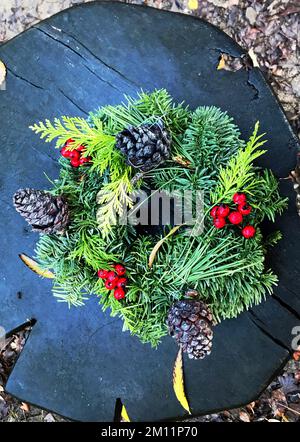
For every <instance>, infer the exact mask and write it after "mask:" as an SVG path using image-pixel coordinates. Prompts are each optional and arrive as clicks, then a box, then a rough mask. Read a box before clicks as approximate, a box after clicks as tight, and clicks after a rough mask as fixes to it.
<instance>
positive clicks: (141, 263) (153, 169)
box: [14, 90, 286, 359]
mask: <svg viewBox="0 0 300 442" xmlns="http://www.w3.org/2000/svg"><path fill="white" fill-rule="evenodd" d="M31 129H32V130H33V131H34V132H35V133H37V134H39V135H40V136H41V138H43V139H44V140H45V141H46V142H52V141H53V140H54V139H56V146H55V147H56V148H59V149H61V150H60V152H61V157H60V159H59V163H60V166H61V169H60V176H59V178H58V179H57V180H55V181H54V182H52V188H51V190H50V191H47V192H45V191H40V190H33V189H21V190H19V191H17V192H16V193H15V195H14V204H15V207H16V209H17V210H18V212H20V214H21V215H22V216H24V217H25V219H26V220H27V221H28V222H29V223H30V224H31V225H32V227H33V230H35V231H37V232H39V233H41V234H42V235H41V236H40V238H39V241H38V243H37V247H36V261H37V263H38V265H39V267H40V268H41V269H44V270H46V269H47V270H52V272H53V275H54V283H53V293H54V296H56V297H57V298H58V299H59V301H65V302H67V303H68V304H69V305H74V306H80V305H82V304H83V303H84V301H85V300H86V299H87V298H88V297H89V296H90V294H94V295H96V296H97V297H98V298H99V304H101V305H102V308H103V309H110V313H111V315H113V316H115V315H118V316H120V317H121V318H122V319H123V322H124V330H130V332H131V333H132V334H134V335H137V336H138V337H139V338H140V340H141V341H142V342H143V343H147V342H149V343H151V344H152V345H153V346H157V345H158V343H159V342H160V339H161V338H162V336H164V335H166V334H167V333H168V331H169V333H170V334H171V336H173V337H175V339H176V341H177V342H178V344H179V345H180V347H181V348H182V350H183V351H186V352H187V353H188V355H189V357H191V358H195V359H198V358H203V357H204V356H205V355H206V354H209V353H210V351H211V344H212V326H213V325H214V324H216V323H218V322H220V321H221V320H223V319H226V318H233V317H236V316H237V315H238V314H239V313H241V312H242V311H243V310H245V309H248V308H249V307H251V305H253V304H257V303H259V302H261V301H262V300H263V299H264V298H265V296H266V294H271V293H272V290H273V287H274V285H276V282H277V277H276V275H275V274H274V273H273V272H272V270H271V269H268V268H266V265H265V255H266V251H267V248H268V247H269V246H272V245H274V244H275V243H276V242H277V241H278V240H279V239H280V233H279V232H275V233H273V234H272V235H269V236H267V237H264V236H263V234H262V232H261V227H260V226H261V223H262V222H263V221H264V220H265V219H268V220H270V221H274V218H275V215H276V214H277V213H281V212H282V211H283V210H284V208H285V205H286V200H285V199H283V198H282V197H281V196H280V194H279V192H278V183H277V180H276V178H275V177H274V175H273V174H272V172H271V171H270V170H266V169H262V168H259V167H258V166H257V165H256V164H255V160H256V159H257V158H259V157H260V156H261V155H263V154H264V153H265V152H266V151H265V150H262V149H261V146H262V145H263V144H264V143H265V141H264V140H263V135H264V134H262V135H259V134H258V129H259V127H258V123H257V124H256V126H255V128H254V132H253V134H252V136H251V138H250V139H249V141H248V142H245V141H243V140H242V139H241V135H240V131H239V129H238V127H237V126H236V124H235V123H234V122H233V119H232V118H231V117H230V116H228V115H227V113H226V112H222V111H221V110H220V109H218V108H216V107H199V108H197V109H196V110H195V111H191V110H190V109H189V108H188V107H186V106H185V105H184V104H175V103H174V102H173V100H172V98H171V96H170V95H169V94H168V93H167V91H165V90H158V91H154V92H153V93H151V94H146V93H140V94H139V95H138V97H137V98H136V99H133V98H128V97H127V98H126V102H125V103H123V104H120V105H117V106H105V107H102V108H100V109H99V110H98V111H96V112H94V113H91V114H90V116H89V118H88V119H83V118H78V117H75V118H73V117H61V118H60V119H59V118H56V119H54V122H53V123H51V122H50V121H48V120H47V121H46V122H45V123H39V124H35V125H34V126H32V127H31ZM139 189H140V190H141V189H144V190H145V192H146V193H147V195H150V194H153V190H154V192H158V191H159V192H160V191H164V192H166V194H168V195H178V194H179V193H180V192H186V191H189V192H191V191H192V192H198V191H202V193H201V194H202V206H201V207H202V210H201V215H199V214H198V215H197V216H196V218H195V223H194V224H195V225H194V227H193V228H191V226H188V225H187V223H186V222H184V221H183V222H182V223H179V224H176V223H173V224H172V223H170V225H166V224H164V223H160V225H159V226H156V228H153V227H152V228H151V226H149V225H148V226H147V225H146V226H145V225H143V226H141V225H134V224H131V223H120V222H118V219H121V218H122V217H123V215H124V211H126V210H127V211H128V210H129V211H130V210H133V209H135V210H136V211H137V206H136V202H135V201H134V195H135V192H136V191H138V190H139ZM139 204H140V205H139V210H140V208H141V203H139ZM143 204H147V201H144V202H143V203H142V205H143ZM149 224H151V223H149ZM200 224H201V229H200V230H201V233H199V232H200V231H199V232H198V234H192V233H191V231H193V229H195V228H196V227H197V226H198V227H199V226H200ZM198 227H197V228H198Z"/></svg>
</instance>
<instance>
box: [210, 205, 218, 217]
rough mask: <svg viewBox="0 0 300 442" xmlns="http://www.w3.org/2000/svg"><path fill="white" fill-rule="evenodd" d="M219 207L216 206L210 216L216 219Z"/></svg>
mask: <svg viewBox="0 0 300 442" xmlns="http://www.w3.org/2000/svg"><path fill="white" fill-rule="evenodd" d="M218 209H219V206H215V207H213V208H212V209H211V211H210V215H211V216H212V217H213V218H215V217H216V216H217V212H218Z"/></svg>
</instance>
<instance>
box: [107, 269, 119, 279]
mask: <svg viewBox="0 0 300 442" xmlns="http://www.w3.org/2000/svg"><path fill="white" fill-rule="evenodd" d="M117 279H118V276H117V275H116V274H115V272H113V271H112V270H111V271H110V272H108V273H107V281H110V282H114V281H117Z"/></svg>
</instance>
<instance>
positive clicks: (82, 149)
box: [76, 144, 86, 152]
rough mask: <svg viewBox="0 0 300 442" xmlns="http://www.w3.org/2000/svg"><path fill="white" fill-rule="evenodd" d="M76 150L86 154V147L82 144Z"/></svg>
mask: <svg viewBox="0 0 300 442" xmlns="http://www.w3.org/2000/svg"><path fill="white" fill-rule="evenodd" d="M76 150H77V151H78V152H84V151H85V150H86V147H85V146H83V145H82V144H80V146H78V147H77V148H76Z"/></svg>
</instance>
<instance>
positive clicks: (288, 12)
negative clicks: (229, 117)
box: [0, 0, 300, 422]
mask: <svg viewBox="0 0 300 442" xmlns="http://www.w3.org/2000/svg"><path fill="white" fill-rule="evenodd" d="M88 1H89V0H85V1H81V0H2V1H1V4H0V22H1V28H0V44H1V42H4V41H7V40H9V39H11V38H12V37H14V36H15V35H17V34H19V33H20V32H22V31H23V30H25V29H27V28H28V27H30V26H31V25H33V24H34V23H37V22H39V21H40V20H43V19H45V18H47V17H49V16H51V15H53V14H55V13H57V12H59V11H61V10H63V9H66V8H68V7H70V6H72V5H75V4H78V3H87V2H88ZM120 1H123V2H124V0H120ZM125 2H126V3H135V4H146V5H148V6H153V7H156V8H160V9H166V10H171V11H174V12H181V13H185V14H192V15H195V16H197V17H200V18H203V19H205V20H207V21H208V22H210V23H212V24H214V25H216V26H218V27H219V28H220V29H222V30H223V31H224V32H226V33H227V34H228V35H230V36H231V37H232V38H233V39H234V40H236V41H237V42H238V43H239V44H240V45H241V46H242V47H243V48H244V49H246V50H247V51H249V53H250V54H251V57H252V60H253V61H254V62H255V63H256V62H257V63H258V64H259V66H260V68H261V69H262V70H263V71H264V73H265V75H266V76H267V78H268V79H269V81H270V83H271V84H272V86H273V88H274V90H275V92H276V94H277V96H278V98H279V100H280V102H281V103H282V105H283V107H284V109H285V112H286V114H287V117H288V119H289V121H290V122H291V124H292V126H293V127H294V130H295V132H296V133H297V134H298V136H299V137H300V69H299V67H300V59H299V49H300V3H299V0H294V1H290V0H201V1H200V0H199V1H198V0H127V1H125ZM28 334H29V330H28V329H27V330H24V331H23V332H20V333H18V334H17V335H14V336H11V337H10V338H8V339H7V340H3V341H2V342H1V340H0V421H10V422H12V421H29V422H30V421H44V422H55V421H62V420H64V419H62V418H61V417H59V416H57V415H55V414H54V413H49V412H48V411H44V410H41V409H39V408H37V407H33V406H30V405H28V404H26V403H23V402H19V401H18V400H16V399H15V398H13V397H11V396H9V395H7V394H6V393H5V391H4V385H5V382H6V380H7V378H8V376H9V373H10V372H11V370H12V368H13V366H14V364H15V362H16V359H17V357H18V355H19V354H20V352H21V350H22V348H23V346H24V344H25V342H26V339H27V337H28ZM245 382H247V379H245ZM190 421H210V422H212V421H219V422H220V421H221V422H223V421H225V422H238V421H243V422H254V421H271V422H272V421H276V422H295V421H299V422H300V352H295V353H294V356H293V358H292V359H291V361H290V362H289V363H288V364H287V366H286V367H285V369H284V370H283V371H282V373H281V374H280V376H278V377H277V378H276V379H275V380H274V381H273V382H272V383H271V384H270V385H269V386H268V388H267V389H266V390H265V391H264V393H263V394H262V395H261V396H260V397H259V398H258V399H257V400H256V401H255V402H252V403H251V404H248V405H247V406H245V407H243V408H239V409H234V410H226V411H223V412H221V413H218V414H212V415H209V416H202V417H201V418H194V419H191V420H190Z"/></svg>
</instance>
